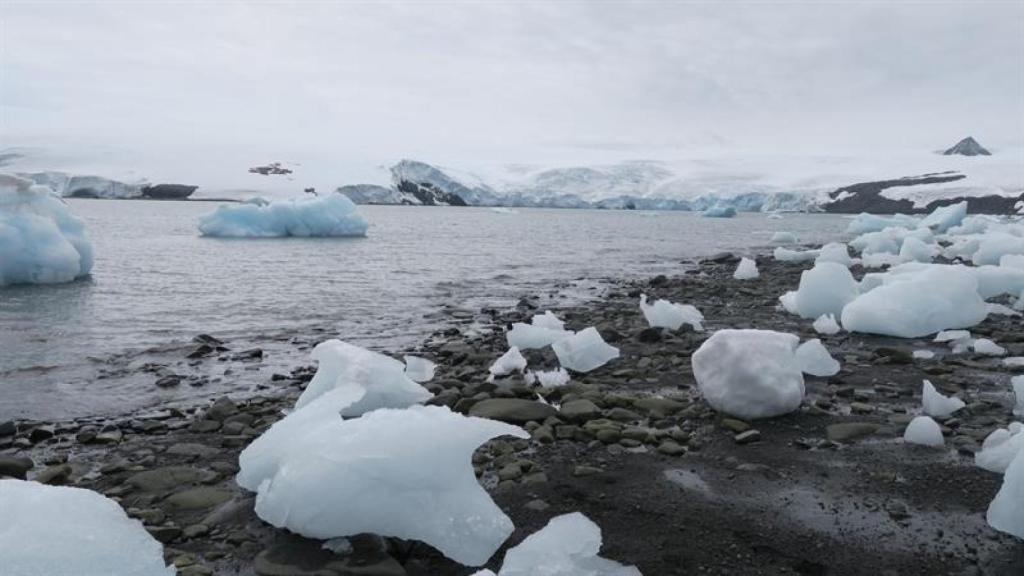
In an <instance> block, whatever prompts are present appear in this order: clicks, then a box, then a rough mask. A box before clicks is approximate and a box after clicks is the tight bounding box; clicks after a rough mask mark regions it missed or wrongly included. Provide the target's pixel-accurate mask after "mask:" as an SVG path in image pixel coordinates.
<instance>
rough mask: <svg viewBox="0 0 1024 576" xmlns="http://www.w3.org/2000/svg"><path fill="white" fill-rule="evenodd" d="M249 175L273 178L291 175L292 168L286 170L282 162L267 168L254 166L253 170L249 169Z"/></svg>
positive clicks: (274, 163)
mask: <svg viewBox="0 0 1024 576" xmlns="http://www.w3.org/2000/svg"><path fill="white" fill-rule="evenodd" d="M249 173H250V174H262V175H264V176H271V175H280V174H291V173H292V170H291V169H290V168H285V167H284V166H281V163H280V162H271V163H270V164H267V165H266V166H254V167H252V168H249Z"/></svg>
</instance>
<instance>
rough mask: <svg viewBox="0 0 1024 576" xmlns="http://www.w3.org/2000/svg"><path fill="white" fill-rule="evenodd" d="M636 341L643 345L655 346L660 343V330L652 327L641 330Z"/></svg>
mask: <svg viewBox="0 0 1024 576" xmlns="http://www.w3.org/2000/svg"><path fill="white" fill-rule="evenodd" d="M636 339H637V341H639V342H642V343H644V344H657V343H658V342H661V341H662V339H663V337H662V329H661V328H654V327H651V328H644V329H643V330H641V331H640V333H639V334H637V335H636Z"/></svg>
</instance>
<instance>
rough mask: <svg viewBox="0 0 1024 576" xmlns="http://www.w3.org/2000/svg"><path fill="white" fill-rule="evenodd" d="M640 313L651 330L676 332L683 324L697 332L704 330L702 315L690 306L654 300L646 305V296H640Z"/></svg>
mask: <svg viewBox="0 0 1024 576" xmlns="http://www.w3.org/2000/svg"><path fill="white" fill-rule="evenodd" d="M640 311H641V312H642V313H643V315H644V318H645V319H647V324H648V325H650V326H651V327H652V328H668V329H669V330H678V329H679V327H680V326H682V325H683V324H689V325H690V326H692V327H693V329H694V330H697V331H698V332H699V331H701V330H703V329H704V328H703V327H702V326H701V322H703V321H704V315H703V314H701V313H700V310H697V308H695V307H694V306H692V305H690V304H676V303H674V302H669V301H668V300H655V301H654V304H648V303H647V294H641V295H640Z"/></svg>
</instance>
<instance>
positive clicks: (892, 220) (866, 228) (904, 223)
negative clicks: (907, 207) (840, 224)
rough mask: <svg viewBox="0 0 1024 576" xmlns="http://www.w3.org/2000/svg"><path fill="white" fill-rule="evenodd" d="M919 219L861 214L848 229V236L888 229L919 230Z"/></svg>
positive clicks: (896, 215)
mask: <svg viewBox="0 0 1024 576" xmlns="http://www.w3.org/2000/svg"><path fill="white" fill-rule="evenodd" d="M918 222H919V221H918V219H917V218H915V217H913V216H907V215H906V214H893V215H892V216H888V217H886V216H876V215H874V214H868V213H867V212H861V213H860V214H858V215H857V216H856V217H854V219H853V220H851V221H850V224H849V225H848V226H847V227H846V233H847V234H866V233H868V232H880V231H882V230H885V229H886V228H910V229H913V228H917V225H918Z"/></svg>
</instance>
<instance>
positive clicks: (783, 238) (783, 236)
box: [770, 231, 800, 244]
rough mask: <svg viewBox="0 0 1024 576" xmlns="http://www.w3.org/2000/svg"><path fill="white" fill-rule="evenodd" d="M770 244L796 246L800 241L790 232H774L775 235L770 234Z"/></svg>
mask: <svg viewBox="0 0 1024 576" xmlns="http://www.w3.org/2000/svg"><path fill="white" fill-rule="evenodd" d="M770 242H771V243H772V244H796V243H798V242H800V239H799V238H797V237H796V234H793V233H792V232H786V231H779V232H776V233H775V234H772V239H771V240H770Z"/></svg>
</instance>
